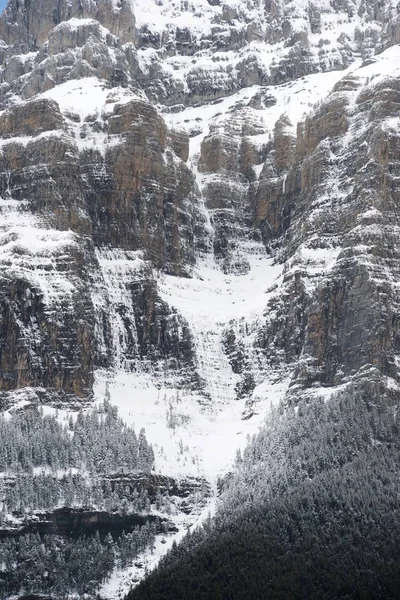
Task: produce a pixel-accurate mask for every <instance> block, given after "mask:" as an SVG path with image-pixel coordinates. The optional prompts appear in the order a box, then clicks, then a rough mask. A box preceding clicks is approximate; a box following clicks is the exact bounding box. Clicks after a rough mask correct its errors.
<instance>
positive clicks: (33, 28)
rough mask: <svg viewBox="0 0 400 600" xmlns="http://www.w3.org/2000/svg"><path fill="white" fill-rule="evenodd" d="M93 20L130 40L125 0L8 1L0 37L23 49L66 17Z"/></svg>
mask: <svg viewBox="0 0 400 600" xmlns="http://www.w3.org/2000/svg"><path fill="white" fill-rule="evenodd" d="M72 18H77V19H95V20H97V21H98V22H99V23H100V24H101V25H103V26H104V27H106V28H107V29H108V30H109V31H110V32H111V33H112V34H113V35H116V36H117V37H119V38H120V39H121V41H122V43H125V42H133V41H134V38H135V21H134V17H133V14H132V11H131V4H130V2H128V0H121V1H120V2H119V3H115V2H113V0H101V1H97V0H96V1H93V0H83V1H82V0H72V1H71V2H57V3H56V5H55V3H54V2H52V1H51V0H37V1H35V2H31V1H30V0H22V1H21V0H12V1H11V2H9V3H8V5H7V8H6V10H5V11H4V13H3V14H2V15H1V17H0V37H1V38H2V39H3V40H4V41H5V42H6V43H7V44H10V45H13V44H21V45H22V47H23V48H24V49H25V51H32V50H36V49H38V48H39V47H40V46H42V45H43V44H44V43H45V42H46V41H47V38H48V35H49V32H50V30H52V29H53V27H54V26H55V25H58V24H59V23H62V22H63V21H68V20H69V19H72Z"/></svg>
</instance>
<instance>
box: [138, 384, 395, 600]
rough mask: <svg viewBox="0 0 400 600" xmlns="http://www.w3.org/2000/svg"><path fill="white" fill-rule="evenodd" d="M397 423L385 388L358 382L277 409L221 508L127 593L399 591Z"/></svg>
mask: <svg viewBox="0 0 400 600" xmlns="http://www.w3.org/2000/svg"><path fill="white" fill-rule="evenodd" d="M399 433H400V422H399V411H398V409H397V406H396V405H395V404H394V403H392V402H391V401H390V398H375V399H373V398H370V397H368V396H366V395H364V394H362V393H356V392H355V393H353V394H349V393H342V394H340V395H339V396H336V397H334V398H331V399H330V400H329V401H328V402H325V401H324V400H323V399H316V400H313V401H311V402H309V403H307V402H305V401H303V402H300V404H299V406H298V407H296V408H295V409H292V410H290V409H285V410H284V409H283V407H280V408H279V409H277V410H275V411H273V412H272V414H271V415H270V416H269V418H268V421H267V424H266V425H265V427H264V428H263V430H262V431H261V432H260V434H259V435H258V436H256V437H255V438H254V439H253V441H252V442H251V444H250V445H249V447H248V448H247V449H246V451H245V452H244V455H243V457H241V456H239V457H238V463H237V465H236V473H235V476H234V477H233V478H232V480H231V483H230V485H229V487H228V489H226V491H225V493H224V496H223V503H222V506H221V508H220V510H219V511H218V513H217V516H216V518H215V519H214V520H213V521H212V522H209V523H207V525H206V526H205V527H203V528H202V529H201V530H199V531H197V532H196V533H195V534H193V535H191V536H187V537H186V538H185V540H184V541H183V543H182V544H181V545H179V546H175V547H174V548H173V550H172V551H171V552H170V553H169V554H168V555H167V556H166V557H165V558H164V559H163V560H162V561H161V562H160V565H159V567H158V568H157V569H156V570H155V571H154V572H152V573H151V574H150V575H149V576H148V578H147V579H146V580H145V581H144V582H142V583H141V584H139V586H138V587H137V588H136V589H134V590H133V591H132V592H131V593H130V594H129V597H128V600H161V599H165V598H174V600H179V599H182V600H183V599H185V600H200V599H201V600H211V599H212V600H226V599H228V598H229V600H250V599H254V600H261V599H264V598H265V599H267V598H268V599H271V600H281V599H282V600H296V599H298V600H304V598H310V599H316V600H317V599H318V600H320V599H321V600H325V599H326V600H333V599H335V600H339V599H341V600H345V599H346V600H350V599H359V600H361V599H363V600H364V599H365V600H367V599H370V600H373V599H374V600H377V599H382V600H383V599H385V600H389V599H397V598H399V590H400V452H399V451H400V435H399Z"/></svg>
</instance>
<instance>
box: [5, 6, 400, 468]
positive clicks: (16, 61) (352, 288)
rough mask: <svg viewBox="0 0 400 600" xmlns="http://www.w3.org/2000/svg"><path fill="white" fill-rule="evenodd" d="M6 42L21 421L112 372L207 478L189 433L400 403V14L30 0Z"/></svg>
mask: <svg viewBox="0 0 400 600" xmlns="http://www.w3.org/2000/svg"><path fill="white" fill-rule="evenodd" d="M0 38H2V42H1V45H0V55H1V57H2V66H1V86H0V89H1V93H0V105H1V108H2V111H1V112H0V138H1V139H0V145H1V153H0V194H1V200H0V212H1V220H0V308H1V313H0V315H1V316H0V390H1V394H2V401H3V402H5V403H6V404H7V406H9V405H12V403H13V402H16V401H17V399H20V398H21V393H23V391H24V390H27V389H28V388H34V389H33V391H32V390H30V391H29V393H30V394H31V393H33V394H35V393H36V394H38V395H39V396H40V394H43V393H46V394H48V397H49V398H50V399H51V401H53V402H58V403H59V402H60V401H62V402H64V403H67V402H68V401H70V402H71V401H74V402H76V401H78V402H83V401H85V400H91V399H93V398H95V399H97V398H98V397H99V395H100V396H101V394H102V393H103V392H102V389H103V388H102V386H103V384H104V382H105V381H107V384H108V385H110V386H111V387H110V389H111V396H112V399H114V401H117V400H118V398H119V397H120V395H121V394H122V395H123V394H131V395H130V396H129V402H128V404H129V407H130V408H131V410H132V411H133V413H134V414H135V415H137V418H138V419H139V421H140V419H142V421H143V424H144V425H146V426H147V427H148V428H149V435H150V436H151V431H150V429H151V426H153V425H154V423H155V421H156V420H157V419H158V418H161V419H162V420H163V423H164V421H165V423H164V425H165V427H166V428H167V431H168V435H169V434H171V435H172V432H175V429H176V428H178V429H179V431H180V434H181V435H182V439H184V441H185V443H186V441H187V443H188V447H189V448H190V452H192V454H193V456H192V459H193V461H192V462H193V465H195V466H193V470H194V471H196V473H197V471H198V469H200V471H201V472H202V474H204V473H205V475H206V476H207V477H208V476H210V477H211V476H213V475H214V474H215V471H216V470H218V468H219V467H220V466H223V464H222V463H223V460H225V458H221V461H222V463H221V464H220V463H219V462H218V459H217V458H216V457H215V456H214V455H213V450H212V443H211V442H210V448H211V450H206V451H205V452H203V450H202V449H199V444H200V442H198V440H197V438H196V441H194V442H193V440H191V439H190V435H189V432H188V426H189V424H190V426H191V427H192V428H194V429H196V428H199V430H201V432H202V433H201V435H203V434H204V435H206V436H208V435H209V434H210V435H211V436H212V435H214V434H215V440H214V441H215V442H217V441H218V444H219V443H220V438H219V437H218V436H219V435H220V434H221V435H225V434H226V435H228V434H227V431H228V430H229V427H228V425H227V424H228V423H234V425H233V427H234V430H233V429H232V430H229V432H230V433H229V435H231V434H232V436H233V437H229V435H228V437H229V442H227V447H228V446H229V444H230V445H231V446H232V447H233V446H235V447H236V445H237V441H236V438H235V436H236V434H237V433H239V435H240V436H241V437H240V439H241V440H242V441H243V443H244V440H245V435H246V432H247V431H248V432H251V431H253V430H254V428H256V427H257V424H258V423H259V421H260V419H262V415H263V413H264V412H265V409H266V407H267V406H269V405H270V404H271V403H272V402H275V401H276V400H277V399H279V398H282V397H285V398H286V401H287V403H292V404H293V403H296V401H297V399H298V398H299V396H300V395H306V396H307V397H309V398H310V399H311V398H312V397H314V396H315V395H323V396H328V395H329V394H331V393H332V392H333V391H335V390H341V389H344V388H346V387H351V388H361V389H364V390H368V391H369V393H378V392H379V393H380V394H390V395H392V396H396V395H397V394H398V389H399V387H398V385H399V383H398V382H399V374H398V367H399V365H400V358H399V353H400V337H399V314H400V313H399V311H400V296H399V290H398V283H397V282H398V279H399V270H400V256H399V250H398V247H399V243H398V240H399V231H400V222H398V218H399V211H398V206H399V194H400V188H399V174H398V171H399V166H398V163H399V159H398V157H399V152H400V142H399V136H398V129H399V123H400V121H399V117H398V114H399V106H400V83H399V82H400V51H399V48H398V46H396V44H397V43H398V41H399V17H398V15H397V9H395V8H393V6H392V4H390V3H389V2H382V3H380V4H379V6H378V5H377V4H376V3H375V2H369V1H367V2H358V3H355V2H354V3H353V2H346V3H337V2H331V3H325V4H324V5H323V6H321V5H320V4H319V3H314V4H313V3H311V4H310V3H307V4H304V3H302V2H300V1H297V0H294V1H292V2H286V1H280V0H279V1H275V0H273V1H267V2H265V3H261V4H259V3H253V2H251V1H250V0H248V1H247V0H243V2H235V3H233V2H224V1H222V0H221V1H215V2H214V1H213V2H211V1H209V2H206V1H205V0H204V2H203V1H202V2H200V3H199V2H192V1H191V0H189V1H188V2H185V3H183V4H182V3H180V2H179V3H178V2H168V3H164V2H154V3H153V2H152V1H149V0H146V1H144V0H143V1H142V0H138V1H137V2H131V1H128V0H120V1H117V0H106V1H102V2H96V1H94V0H90V1H89V0H81V1H79V2H78V1H75V0H69V1H66V0H65V1H62V0H60V1H58V2H56V3H55V2H50V1H49V0H36V1H35V0H30V1H29V2H28V0H25V1H24V0H10V2H9V4H8V7H7V8H6V10H5V11H4V12H3V14H2V15H1V17H0ZM123 388H125V391H124V392H123V391H122V392H121V390H123ZM27 393H28V392H27ZM142 398H146V400H145V401H144V400H143V402H142V400H141V399H142ZM139 399H140V401H139ZM160 402H161V404H160ZM163 402H164V404H163ZM165 414H166V417H165ZM154 415H157V417H156V416H154ZM160 415H161V417H160ZM257 415H259V416H258V417H257ZM196 419H197V420H196ZM242 419H244V421H242ZM246 428H247V429H246ZM155 431H157V432H158V431H159V430H158V429H157V428H156V429H155ZM196 431H197V429H196ZM210 432H211V433H210ZM155 435H158V433H156V434H155ZM196 435H197V434H196ZM201 435H200V437H201ZM185 436H186V437H185ZM182 439H181V442H182ZM201 439H203V438H201ZM213 439H214V438H213ZM227 439H228V438H227ZM171 440H172V438H171V439H170V443H171V445H173V446H176V445H177V443H178V440H177V438H176V439H175V441H171ZM233 440H235V441H233ZM190 444H192V446H190ZM200 445H201V444H200ZM162 452H164V450H162V451H161V450H160V454H159V460H160V465H162V464H163V463H162V460H161V458H160V457H161V456H162ZM156 458H157V456H156ZM196 461H197V463H196ZM161 468H162V467H161V466H160V469H161ZM182 468H183V467H182ZM185 468H188V467H185ZM189 470H190V469H189ZM166 474H167V475H168V473H166ZM210 474H211V475H210Z"/></svg>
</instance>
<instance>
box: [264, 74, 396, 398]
mask: <svg viewBox="0 0 400 600" xmlns="http://www.w3.org/2000/svg"><path fill="white" fill-rule="evenodd" d="M365 81H368V80H366V79H362V78H351V79H350V80H343V81H342V82H340V84H339V85H338V86H337V88H336V91H334V92H333V94H331V96H330V97H328V99H327V101H326V102H324V103H323V104H322V106H321V107H320V108H319V109H318V110H317V111H316V112H315V113H314V114H313V115H312V116H311V117H309V118H308V119H307V120H306V121H305V124H304V127H301V128H300V130H299V134H298V139H297V153H298V155H297V161H299V166H298V165H296V164H295V165H294V166H293V167H292V170H291V171H290V172H289V173H288V176H287V177H288V179H289V180H290V179H293V181H297V186H296V187H294V189H291V190H287V194H288V197H287V202H288V204H289V206H290V212H291V222H290V226H289V228H288V229H287V233H286V236H287V245H286V252H288V254H287V256H288V261H287V271H288V276H289V274H290V277H289V279H288V281H289V280H290V278H291V277H292V275H291V273H293V274H294V273H296V277H297V280H298V282H299V283H298V285H300V286H303V290H304V292H303V296H304V300H303V301H302V302H301V304H302V307H303V308H302V315H301V316H299V319H298V327H299V333H300V339H303V342H302V343H301V352H300V354H299V362H298V365H297V367H296V370H295V376H294V380H293V382H292V386H293V390H298V389H299V388H310V386H321V385H322V386H335V385H338V384H343V383H345V382H348V381H350V380H353V379H354V378H357V377H364V375H365V373H367V372H370V371H369V370H370V369H377V370H378V371H379V372H380V373H382V374H383V375H385V376H387V377H391V378H393V379H395V380H396V381H397V379H398V371H397V367H396V361H397V358H396V357H397V352H398V323H397V316H396V315H397V311H398V306H399V296H398V290H397V286H396V284H395V281H396V280H397V277H398V271H399V256H398V252H397V250H396V243H395V237H396V232H397V229H398V225H397V221H396V219H397V217H396V214H397V211H396V209H395V203H396V198H397V196H398V194H399V190H398V189H397V187H398V186H397V179H396V177H395V176H394V172H393V168H394V164H395V160H396V156H397V155H398V154H397V153H398V151H399V150H398V138H397V136H396V134H395V130H394V129H392V126H391V125H389V123H391V122H392V121H391V119H392V120H393V119H397V117H396V116H395V115H397V107H398V102H399V97H398V80H397V79H394V78H393V79H391V80H390V79H385V80H384V82H383V81H382V82H380V81H379V80H378V81H377V82H376V83H375V84H374V83H372V84H370V85H368V83H367V85H364V83H365ZM372 98H373V102H372ZM386 123H388V125H386ZM296 172H300V175H301V176H300V177H297V178H296V175H295V174H296ZM293 195H295V196H296V201H295V202H294V201H293V200H292V196H293ZM283 206H285V205H284V204H283ZM389 223H390V225H389ZM272 224H274V220H272ZM318 264H319V265H321V266H320V267H319V268H316V267H317V265H318ZM292 291H293V294H294V297H295V298H296V299H299V298H300V297H301V294H299V291H297V292H296V291H295V289H293V288H292ZM283 314H285V315H287V314H290V310H289V311H288V310H287V307H286V308H284V309H283ZM270 332H271V327H270V326H269V327H267V328H266V335H267V337H268V336H269V335H270ZM287 335H288V336H289V337H288V338H287V339H286V341H285V346H287V344H288V343H291V341H290V340H293V336H292V334H291V333H290V331H287ZM264 339H265V336H264ZM274 345H275V344H274Z"/></svg>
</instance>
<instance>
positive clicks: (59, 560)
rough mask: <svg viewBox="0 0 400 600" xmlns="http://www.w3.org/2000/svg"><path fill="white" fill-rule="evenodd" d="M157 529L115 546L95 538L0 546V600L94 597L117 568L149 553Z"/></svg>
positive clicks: (49, 538)
mask: <svg viewBox="0 0 400 600" xmlns="http://www.w3.org/2000/svg"><path fill="white" fill-rule="evenodd" d="M156 533H158V531H157V526H156V524H155V523H152V524H151V525H150V524H149V523H146V525H143V526H142V527H140V528H139V526H136V528H135V530H134V531H133V532H132V533H128V534H125V533H123V534H122V535H121V536H119V537H118V538H117V539H115V540H113V538H112V536H111V534H108V535H107V536H106V537H105V538H104V539H101V538H100V536H99V534H98V533H97V534H96V535H94V536H91V537H81V538H79V539H77V540H74V539H64V538H61V537H58V536H55V535H45V536H44V537H43V538H41V537H40V536H39V534H27V535H24V536H20V537H18V538H7V539H6V540H3V541H0V557H1V561H0V598H6V597H8V596H10V595H14V594H15V595H23V594H46V593H49V594H51V597H52V598H66V597H67V596H68V595H71V594H72V595H73V594H77V595H79V596H83V595H84V594H85V597H95V595H96V591H97V590H98V588H99V586H100V584H101V583H102V582H104V581H105V580H106V579H107V577H108V575H109V574H110V573H111V571H112V570H113V568H114V567H115V566H117V567H125V566H126V565H128V564H129V563H131V562H132V561H133V560H134V559H135V558H136V557H137V556H138V554H139V553H140V552H142V551H143V550H145V549H146V548H150V549H152V548H153V546H154V540H155V535H156Z"/></svg>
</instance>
